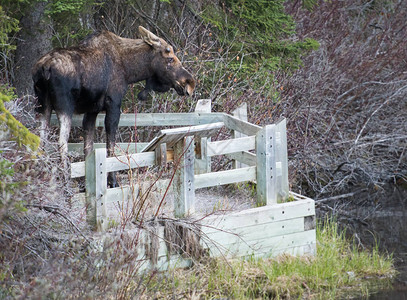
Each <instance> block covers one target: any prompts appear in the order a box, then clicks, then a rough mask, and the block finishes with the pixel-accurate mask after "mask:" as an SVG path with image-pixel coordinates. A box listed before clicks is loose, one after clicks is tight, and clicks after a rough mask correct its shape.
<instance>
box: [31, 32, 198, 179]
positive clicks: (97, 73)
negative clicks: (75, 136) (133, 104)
mask: <svg viewBox="0 0 407 300" xmlns="http://www.w3.org/2000/svg"><path fill="white" fill-rule="evenodd" d="M139 31H140V35H141V36H142V39H127V38H121V37H119V36H117V35H115V34H113V33H111V32H108V31H102V32H97V33H94V34H92V35H90V36H89V37H88V38H86V39H85V40H84V41H83V42H82V43H81V44H79V46H77V47H72V48H67V49H55V50H53V51H51V52H49V53H47V54H45V55H44V56H43V57H41V58H40V59H39V60H38V61H37V63H36V64H35V65H34V68H33V81H34V89H35V92H36V95H37V97H38V104H39V105H38V107H37V110H38V111H39V112H41V113H42V114H43V119H42V130H41V137H42V138H45V131H46V130H47V128H48V126H49V119H50V115H51V111H52V110H55V111H56V113H57V115H58V119H59V121H60V126H61V130H60V138H59V143H60V147H61V154H62V156H63V158H65V157H66V152H67V141H68V137H69V131H70V127H71V120H72V115H73V113H84V114H85V115H84V119H83V127H84V131H85V147H84V152H85V156H87V155H88V154H89V153H90V152H91V150H92V149H93V136H94V131H95V120H96V116H97V114H98V113H99V112H101V111H105V112H106V118H105V128H106V135H107V149H108V154H109V155H111V154H113V147H114V141H115V135H116V131H117V126H118V122H119V118H120V106H121V101H122V98H123V96H124V94H125V92H126V89H127V86H128V84H131V83H135V82H138V81H142V80H146V81H147V85H146V90H147V91H146V92H144V93H143V95H144V97H140V99H143V98H145V95H146V93H148V91H149V90H155V91H158V92H165V91H168V90H169V89H170V88H174V89H175V90H176V91H177V93H178V94H179V95H191V94H192V93H193V91H194V89H195V80H194V78H193V77H192V75H191V74H190V73H189V72H188V71H187V70H185V69H184V68H183V67H182V64H181V62H180V61H179V59H178V58H177V57H176V56H175V54H174V50H173V48H172V47H171V46H170V45H168V43H167V42H165V41H164V40H163V39H161V38H159V37H157V36H155V35H154V34H152V33H151V32H149V31H148V30H146V29H145V28H143V27H141V26H140V27H139ZM64 161H65V159H64ZM109 184H110V185H111V186H116V185H117V184H116V180H115V177H114V174H113V175H112V174H110V175H109Z"/></svg>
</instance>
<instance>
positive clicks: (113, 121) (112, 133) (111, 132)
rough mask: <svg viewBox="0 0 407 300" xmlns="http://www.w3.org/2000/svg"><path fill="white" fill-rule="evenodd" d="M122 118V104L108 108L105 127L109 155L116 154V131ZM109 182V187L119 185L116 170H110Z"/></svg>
mask: <svg viewBox="0 0 407 300" xmlns="http://www.w3.org/2000/svg"><path fill="white" fill-rule="evenodd" d="M119 120H120V105H119V106H115V107H110V109H107V110H106V117H105V129H106V147H107V156H114V146H115V141H116V131H117V127H118V125H119ZM107 184H108V186H109V187H111V188H113V187H118V186H119V185H118V183H117V179H116V172H110V173H109V174H108V175H107Z"/></svg>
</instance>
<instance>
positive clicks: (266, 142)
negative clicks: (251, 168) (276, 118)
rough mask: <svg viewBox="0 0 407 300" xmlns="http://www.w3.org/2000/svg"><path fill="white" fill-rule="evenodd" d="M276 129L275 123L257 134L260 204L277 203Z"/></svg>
mask: <svg viewBox="0 0 407 300" xmlns="http://www.w3.org/2000/svg"><path fill="white" fill-rule="evenodd" d="M274 129H275V125H274V124H272V125H267V126H265V127H263V128H262V129H261V130H260V131H259V132H258V133H257V135H256V158H257V174H256V182H257V185H256V190H257V204H258V205H259V206H260V205H270V204H274V203H277V194H276V185H277V184H278V183H277V181H276V179H277V177H276V174H275V173H276V168H275V152H274V148H275V137H274V132H275V131H274Z"/></svg>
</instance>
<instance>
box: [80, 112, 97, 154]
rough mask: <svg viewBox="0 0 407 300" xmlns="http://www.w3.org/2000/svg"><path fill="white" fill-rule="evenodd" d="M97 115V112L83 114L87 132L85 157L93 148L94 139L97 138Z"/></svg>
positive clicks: (83, 124)
mask: <svg viewBox="0 0 407 300" xmlns="http://www.w3.org/2000/svg"><path fill="white" fill-rule="evenodd" d="M97 115H98V114H97V113H86V114H85V115H84V116H83V121H82V127H83V130H84V132H85V141H84V147H83V153H84V154H85V158H86V157H87V156H88V155H89V154H90V153H91V152H92V150H93V141H94V138H95V122H96V117H97Z"/></svg>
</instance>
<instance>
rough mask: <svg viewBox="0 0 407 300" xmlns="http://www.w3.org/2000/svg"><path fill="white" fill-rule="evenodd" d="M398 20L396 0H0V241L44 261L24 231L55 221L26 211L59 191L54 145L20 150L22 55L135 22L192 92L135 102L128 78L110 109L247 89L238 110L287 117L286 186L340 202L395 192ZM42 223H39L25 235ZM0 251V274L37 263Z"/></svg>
mask: <svg viewBox="0 0 407 300" xmlns="http://www.w3.org/2000/svg"><path fill="white" fill-rule="evenodd" d="M406 19H407V5H406V4H405V3H404V1H402V0H392V1H386V0H371V1H366V0H356V1H354V0H342V1H322V0H320V1H317V0H303V1H301V0H289V1H282V0H274V1H268V0H258V1H245V0H225V1H211V0H201V1H198V0H153V1H151V0H149V1H147V0H115V1H109V0H78V1H74V0H52V1H51V0H50V1H28V0H18V1H15V0H1V1H0V54H1V59H0V69H1V73H0V74H1V77H0V93H1V98H0V124H1V125H0V126H1V129H2V131H0V132H1V153H0V192H1V197H2V198H1V201H0V218H1V222H2V230H1V232H0V233H1V238H0V243H1V244H2V246H4V245H6V244H8V243H9V242H12V243H16V244H19V243H23V244H24V245H26V248H25V250H26V251H28V253H29V256H34V257H36V258H35V259H37V260H39V261H41V262H42V263H41V265H44V263H43V260H44V256H43V255H42V254H40V253H43V251H46V250H47V251H50V248H51V246H50V244H47V243H44V242H43V241H44V239H38V235H41V234H44V233H45V232H46V233H47V234H50V233H49V232H54V233H55V227H53V226H54V225H55V224H49V223H48V220H47V221H45V220H46V219H47V218H48V214H47V212H44V215H41V214H38V213H37V212H36V217H35V218H31V217H30V218H28V217H27V215H29V213H30V212H29V211H30V210H32V209H33V208H34V207H37V208H38V205H39V203H41V205H42V207H44V204H49V203H53V202H52V201H55V199H64V197H67V194H68V195H69V190H68V189H67V187H66V184H65V183H64V182H60V181H58V176H54V175H55V174H57V173H58V172H59V170H57V167H56V166H55V165H57V161H58V158H57V157H56V155H57V154H49V155H48V156H47V157H44V156H34V155H33V154H32V152H31V151H30V150H29V148H32V149H35V148H37V146H38V139H37V138H36V137H35V136H32V135H31V134H30V133H29V132H28V131H27V130H25V129H24V126H25V127H27V128H28V129H29V130H30V131H31V132H33V133H36V134H37V133H38V128H37V127H36V125H35V124H36V123H35V115H34V112H33V107H34V106H35V99H34V97H32V95H33V89H32V80H31V67H32V65H33V63H34V62H35V61H36V59H38V58H39V57H40V56H41V55H42V54H44V53H46V52H47V51H49V50H50V49H52V48H53V47H67V46H71V45H75V44H77V43H78V41H80V40H81V39H82V38H84V37H85V36H86V35H87V34H89V33H91V32H93V31H94V30H98V29H107V30H110V31H112V32H114V33H116V34H118V35H120V36H122V37H130V38H136V36H137V27H138V26H139V25H143V26H145V27H146V28H148V29H150V30H151V31H153V32H154V33H156V34H157V35H159V36H160V37H163V38H164V39H165V40H167V41H168V42H170V43H171V44H172V45H173V46H174V47H175V48H176V49H177V50H178V53H177V55H178V57H179V58H180V59H181V60H182V62H183V64H184V65H185V66H186V67H187V68H188V69H189V70H190V71H192V72H193V74H195V76H196V78H197V80H198V85H197V90H196V92H195V95H194V96H193V98H192V99H187V98H183V97H179V96H177V95H176V94H175V93H166V94H164V95H159V94H153V95H152V96H151V97H150V100H149V101H148V103H147V104H146V103H141V104H140V103H137V102H136V101H135V95H137V93H138V91H139V90H140V89H141V88H142V86H143V84H142V83H141V84H136V85H134V86H132V87H130V88H129V92H128V94H127V96H126V99H125V100H124V103H123V111H124V112H136V111H137V112H187V111H190V110H191V109H193V107H194V105H193V104H194V103H195V102H196V101H197V100H198V99H204V98H210V99H212V103H213V111H222V112H228V113H229V112H231V111H232V110H234V109H235V108H236V107H237V106H239V105H240V104H241V103H243V102H247V103H248V110H249V114H248V116H249V121H250V122H252V123H255V124H258V125H264V124H270V123H273V122H275V121H276V120H278V119H279V118H280V117H286V118H287V125H288V128H287V133H288V151H289V153H288V154H289V168H290V172H289V174H290V184H291V190H293V191H295V192H299V193H301V194H304V195H307V196H309V197H312V198H314V199H316V200H317V201H319V203H320V208H321V209H323V210H329V211H332V210H334V211H336V212H338V213H339V214H340V213H341V211H342V212H344V211H345V208H346V207H347V206H348V205H358V206H373V207H376V208H378V207H380V205H381V202H382V200H383V199H389V198H401V197H404V196H403V195H405V194H406V187H407V159H406V148H407V143H406V141H407V101H406V94H407V61H406V57H407V55H406V54H407V45H406V41H407V28H406V27H407V23H406V22H405V20H406ZM9 112H11V114H9ZM17 120H18V121H17ZM22 125H24V126H22ZM24 145H25V146H24ZM61 191H64V192H63V193H62V192H61ZM404 198H405V197H404ZM48 213H49V212H48ZM54 214H55V215H58V213H56V212H55V211H54ZM60 215H62V213H61V212H60ZM347 217H352V216H349V215H347ZM67 222H68V221H67ZM72 222H73V223H74V224H76V223H75V217H74V216H72V218H71V219H70V220H69V222H68V223H72ZM44 223H46V224H47V226H49V228H48V230H45V229H42V230H33V231H32V234H27V228H38V226H39V225H38V224H44ZM75 226H77V225H75ZM82 229H83V228H81V230H82ZM74 231H75V230H74ZM51 235H52V234H51ZM40 241H41V242H40ZM50 243H51V242H50ZM41 247H42V248H41ZM30 249H31V250H30ZM40 249H41V250H40ZM61 251H62V250H61ZM6 257H7V255H5V254H4V255H3V256H2V257H0V261H1V260H3V262H6V261H7V264H6V265H4V266H5V267H4V268H3V269H2V272H0V276H4V277H5V278H8V277H9V276H10V272H8V271H7V268H9V269H13V270H14V269H16V268H17V269H18V268H26V269H24V270H25V272H26V273H27V274H28V273H30V272H45V270H49V265H47V267H44V268H43V269H41V270H42V271H41V270H38V269H36V268H35V267H33V265H31V269H30V268H27V266H26V264H25V263H23V262H18V261H17V260H7V259H6ZM10 261H11V262H12V263H10ZM7 265H8V266H7ZM28 277H29V276H28V275H27V278H28Z"/></svg>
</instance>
